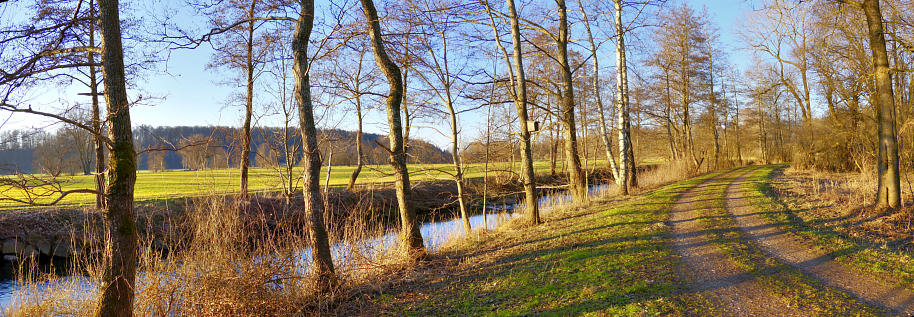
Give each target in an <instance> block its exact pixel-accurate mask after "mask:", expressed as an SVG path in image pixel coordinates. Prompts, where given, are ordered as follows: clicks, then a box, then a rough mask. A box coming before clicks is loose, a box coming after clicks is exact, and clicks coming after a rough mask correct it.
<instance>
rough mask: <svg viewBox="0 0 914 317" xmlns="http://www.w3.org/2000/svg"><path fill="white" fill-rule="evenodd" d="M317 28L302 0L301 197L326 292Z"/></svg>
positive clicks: (295, 45) (310, 2) (296, 45)
mask: <svg viewBox="0 0 914 317" xmlns="http://www.w3.org/2000/svg"><path fill="white" fill-rule="evenodd" d="M313 27H314V0H301V12H300V15H299V17H298V21H297V22H296V24H295V33H294V35H293V38H292V54H293V61H292V63H293V65H292V76H293V78H294V80H295V101H296V103H298V113H299V114H298V120H299V124H300V128H301V137H302V152H303V153H302V161H303V162H304V164H305V169H304V171H303V175H302V180H303V182H304V183H303V184H302V187H303V188H302V196H303V197H304V203H305V214H306V215H307V218H308V225H309V226H308V239H309V242H310V243H311V258H312V261H313V262H312V263H313V266H314V267H313V269H314V273H315V275H316V276H317V279H318V288H319V289H321V290H323V291H327V290H328V289H329V288H330V287H331V286H332V285H333V281H334V267H333V260H332V258H331V254H330V240H329V238H328V236H327V228H326V227H325V226H324V201H323V196H322V195H321V191H320V172H321V157H320V149H318V146H317V129H316V128H315V127H314V113H313V105H312V103H311V77H310V74H309V72H310V64H309V62H308V40H309V39H310V38H311V29H312V28H313Z"/></svg>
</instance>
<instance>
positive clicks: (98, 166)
mask: <svg viewBox="0 0 914 317" xmlns="http://www.w3.org/2000/svg"><path fill="white" fill-rule="evenodd" d="M94 2H95V1H89V6H90V8H89V10H91V12H92V13H91V16H92V19H93V21H91V22H90V23H89V47H95V46H96V43H95V23H96V22H95V21H94V20H95V17H96V14H95V3H94ZM88 55H89V93H90V94H92V129H93V130H94V131H93V132H95V133H96V135H95V136H94V138H93V140H94V141H95V191H97V192H98V194H96V195H95V208H97V209H99V210H101V209H102V208H104V207H105V141H104V140H102V137H101V133H102V120H101V110H100V109H99V103H98V95H99V93H98V78H97V77H96V72H97V69H96V68H95V52H89V54H88Z"/></svg>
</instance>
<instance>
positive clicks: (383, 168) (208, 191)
mask: <svg viewBox="0 0 914 317" xmlns="http://www.w3.org/2000/svg"><path fill="white" fill-rule="evenodd" d="M557 164H558V166H557V169H559V170H560V169H561V166H562V162H557ZM604 165H606V163H605V160H603V161H593V160H591V161H590V162H588V166H589V168H594V167H602V166H604ZM409 168H410V177H411V179H410V180H411V181H413V182H423V181H439V180H451V179H453V176H452V175H453V166H452V165H451V164H414V165H410V166H409ZM354 169H355V166H333V167H332V169H331V172H330V186H335V187H339V186H346V184H348V183H349V177H350V175H351V174H352V171H353V170H354ZM534 169H535V170H536V173H538V174H539V173H548V172H549V170H550V164H549V162H548V161H537V162H535V163H534ZM511 170H514V171H519V170H520V163H519V162H517V163H515V165H514V168H511V163H508V162H498V163H489V176H490V177H492V176H497V175H498V174H500V173H508V171H511ZM464 171H465V172H464V173H465V175H466V178H467V179H473V178H482V177H483V175H484V174H485V168H484V165H483V164H479V163H474V164H466V166H465V167H464ZM301 172H302V168H301V167H296V168H295V169H294V173H295V178H296V180H295V182H294V184H295V186H296V187H300V186H301V183H300V181H299V180H298V178H299V177H300V175H301ZM281 173H282V171H281V169H278V168H264V167H254V168H251V169H250V171H249V180H248V188H249V190H250V191H252V192H275V191H281V190H282V188H283V184H282V182H283V178H282V176H281ZM239 174H240V171H239V169H237V168H228V169H215V170H201V171H186V170H168V171H163V172H152V171H145V170H143V171H137V180H136V188H135V191H134V197H135V199H136V201H153V200H162V199H174V198H188V197H196V196H205V195H224V194H232V193H236V192H238V188H239V187H240V181H239ZM35 176H38V177H42V176H41V175H35ZM326 177H327V166H324V167H323V169H322V171H321V186H323V185H324V184H326ZM93 180H94V178H93V176H92V175H75V176H60V177H58V178H57V180H56V181H58V182H60V184H61V185H62V187H61V188H62V189H63V190H74V189H92V188H94V187H95V186H94V184H93ZM393 181H394V175H393V171H392V169H391V167H390V165H366V166H364V167H363V168H362V172H361V173H360V174H359V178H358V181H357V182H356V184H359V185H379V184H386V183H392V182H393ZM27 197H28V196H27V195H26V193H25V192H23V191H21V190H18V189H13V188H9V187H7V188H0V198H15V199H20V200H25V199H26V198H27ZM57 197H58V195H51V196H49V197H41V198H37V199H34V200H35V201H36V202H38V203H46V202H50V201H53V200H54V199H56V198H57ZM94 202H95V197H94V195H92V194H83V193H78V194H71V195H68V196H67V197H65V198H64V199H63V200H61V201H60V203H58V204H57V205H58V206H76V205H88V204H93V203H94ZM23 207H27V206H25V205H23V204H21V203H18V202H14V201H9V200H5V201H0V209H14V208H23Z"/></svg>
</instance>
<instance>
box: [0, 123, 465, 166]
mask: <svg viewBox="0 0 914 317" xmlns="http://www.w3.org/2000/svg"><path fill="white" fill-rule="evenodd" d="M282 130H283V129H282V128H277V127H257V128H255V129H252V131H251V148H252V151H251V157H250V158H251V162H254V165H255V166H258V167H273V166H280V165H283V166H284V165H285V164H286V161H287V159H286V155H285V150H286V149H288V150H289V152H290V154H291V156H290V157H291V158H292V160H293V162H292V164H293V165H296V166H297V165H299V163H300V162H299V161H300V160H301V156H302V155H301V135H300V134H299V133H298V129H297V128H294V127H290V128H288V130H287V131H286V135H285V136H283V131H282ZM318 133H319V134H320V139H321V140H322V142H320V145H319V146H320V148H321V153H325V154H324V155H325V158H324V164H325V165H326V164H332V165H355V164H356V162H357V160H358V157H357V153H356V148H355V146H356V145H355V138H356V132H353V131H345V130H341V129H321V130H320V131H319V132H318ZM240 135H241V129H240V128H235V127H225V126H209V127H206V126H175V127H167V126H163V127H153V126H147V125H141V126H138V127H136V128H134V129H133V138H134V142H135V143H134V147H135V148H136V151H137V169H139V170H156V171H160V170H171V169H189V170H201V169H214V168H230V167H231V168H236V167H238V164H239V162H240V146H241V144H240V141H239V140H240ZM284 138H287V139H288V142H283V139H284ZM386 139H387V137H386V136H383V135H379V134H374V133H364V134H363V135H362V144H363V145H364V148H363V151H364V153H363V155H364V157H363V160H364V162H366V164H386V163H387V160H388V154H387V152H386V151H385V150H384V149H383V148H381V147H379V146H378V144H377V143H376V141H377V142H380V143H381V144H384V143H386ZM284 143H287V144H288V147H284V146H283V144H284ZM409 147H410V154H411V156H410V162H411V163H422V164H440V163H447V162H448V160H449V158H450V154H449V153H448V152H447V151H445V150H442V149H440V148H438V147H437V146H435V145H434V144H431V143H429V142H427V141H425V140H421V139H412V140H410V142H409ZM331 148H332V152H333V157H332V162H327V154H329V153H330V152H331ZM93 151H94V148H93V143H92V137H91V135H90V134H89V133H87V132H85V131H82V130H80V129H77V128H72V127H62V128H60V129H58V130H57V131H56V132H47V131H43V130H7V131H2V132H0V174H12V173H47V174H54V175H57V174H71V175H74V174H90V173H92V167H93V166H94V164H95V154H94V152H93ZM201 159H202V160H201Z"/></svg>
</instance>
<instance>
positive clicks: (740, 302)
mask: <svg viewBox="0 0 914 317" xmlns="http://www.w3.org/2000/svg"><path fill="white" fill-rule="evenodd" d="M755 170H756V169H755V168H748V169H746V168H744V169H735V170H731V171H728V172H725V173H723V174H720V175H718V176H716V177H713V178H710V179H708V180H706V181H704V182H703V183H701V184H699V185H697V186H695V187H693V188H690V189H688V190H687V191H685V192H684V193H683V194H682V195H681V196H680V197H679V199H678V200H677V201H676V202H675V203H674V204H673V206H672V208H671V214H670V218H669V223H670V225H671V229H672V241H673V248H674V250H676V252H677V253H678V254H679V255H680V256H681V264H680V267H679V268H678V271H679V274H680V276H681V277H682V278H684V280H685V281H687V282H688V284H689V287H690V288H691V289H692V290H693V291H694V292H696V293H698V294H699V295H700V296H701V297H703V298H706V299H707V300H709V301H711V302H712V303H713V304H714V305H715V306H717V307H719V308H720V309H721V310H722V311H723V313H724V314H727V315H731V316H806V315H808V314H809V312H804V311H802V310H801V309H799V308H798V307H796V305H790V304H789V303H790V300H789V299H788V298H786V295H784V294H779V293H778V292H777V291H775V290H772V288H770V287H769V288H766V287H765V285H763V283H762V282H761V281H760V280H759V278H758V276H757V274H753V272H748V271H746V270H745V269H743V268H741V267H740V266H739V265H737V264H736V263H734V262H733V260H732V259H730V258H729V257H728V255H727V254H725V253H724V251H722V250H721V249H720V248H719V247H718V246H716V245H715V244H714V243H713V239H714V237H713V235H712V234H711V232H710V230H709V229H708V228H707V227H706V225H705V224H703V223H702V222H703V221H704V222H707V220H711V221H714V218H715V217H731V219H732V220H733V222H731V223H735V224H736V226H737V227H739V229H740V230H741V232H742V233H743V235H742V236H743V238H742V239H744V241H745V242H746V243H751V244H753V245H755V246H757V247H758V248H759V249H760V250H762V251H763V252H764V253H765V254H766V255H767V256H770V257H773V258H774V259H776V260H777V261H779V262H780V263H783V264H787V265H790V266H792V267H794V268H796V269H797V270H798V271H799V272H801V273H798V274H803V275H806V276H809V277H812V278H813V279H815V280H818V281H819V282H821V284H822V285H823V286H824V287H826V288H829V289H833V290H835V291H839V292H843V293H845V294H848V295H849V296H850V297H852V298H853V299H856V300H857V301H860V302H864V303H866V304H869V305H872V306H875V307H880V308H882V309H884V310H886V311H887V312H889V313H890V314H892V315H905V316H906V315H911V314H914V292H911V291H910V290H908V289H905V288H902V287H898V286H896V285H894V284H893V283H892V279H890V278H887V277H885V276H880V275H877V274H873V273H870V272H865V271H861V270H859V269H856V268H852V267H848V266H845V265H842V264H839V263H837V262H835V261H834V259H833V257H832V256H830V255H829V254H828V252H827V251H824V250H822V249H820V248H817V247H815V246H814V245H812V244H810V243H808V242H806V241H803V240H801V239H800V238H799V237H798V236H797V235H795V234H793V233H791V232H790V230H788V229H789V228H786V227H784V226H788V225H786V224H775V223H773V222H772V221H770V220H768V219H765V218H764V217H762V216H761V214H762V213H763V212H766V211H763V210H758V207H755V206H754V205H753V203H752V195H758V194H759V193H757V192H753V191H749V190H746V186H744V185H746V182H747V178H748V177H749V176H750V175H751V174H752V173H753V172H754V171H755ZM714 190H716V191H718V192H720V191H721V190H725V192H724V193H725V197H723V198H724V199H725V202H724V203H723V207H725V208H726V210H727V212H728V213H729V214H727V215H724V216H720V214H716V215H715V213H713V212H708V210H709V208H719V207H720V205H721V204H720V203H719V201H715V200H716V199H719V198H720V197H717V198H713V197H712V198H709V197H708V195H706V194H702V193H703V192H709V191H714ZM731 229H735V228H731Z"/></svg>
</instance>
